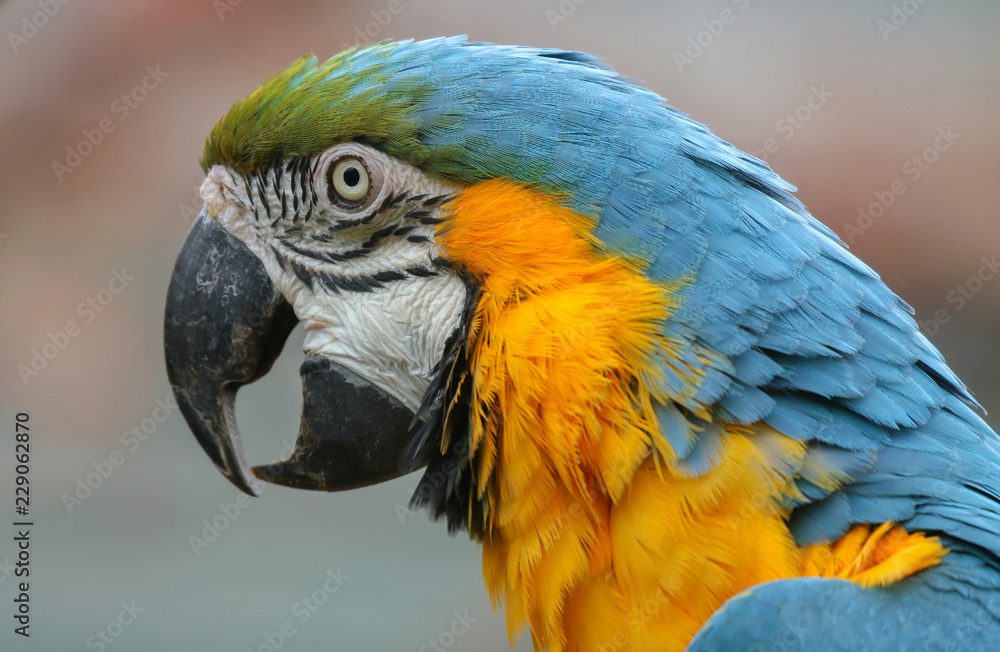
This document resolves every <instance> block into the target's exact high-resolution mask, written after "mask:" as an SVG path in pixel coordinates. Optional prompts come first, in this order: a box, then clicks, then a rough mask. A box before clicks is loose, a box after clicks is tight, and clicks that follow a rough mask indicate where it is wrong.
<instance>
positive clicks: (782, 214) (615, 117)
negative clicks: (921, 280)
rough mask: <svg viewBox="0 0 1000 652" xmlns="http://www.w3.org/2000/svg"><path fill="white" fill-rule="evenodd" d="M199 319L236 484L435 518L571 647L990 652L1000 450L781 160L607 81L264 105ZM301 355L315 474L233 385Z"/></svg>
mask: <svg viewBox="0 0 1000 652" xmlns="http://www.w3.org/2000/svg"><path fill="white" fill-rule="evenodd" d="M201 163H202V166H203V168H204V169H205V171H206V177H205V181H204V184H203V185H202V188H201V193H202V196H203V198H204V203H205V207H204V210H203V212H202V213H201V214H200V216H199V217H198V219H197V221H196V222H195V223H194V225H193V227H192V228H191V231H190V233H189V235H188V237H187V240H186V242H185V243H184V245H183V249H182V250H181V252H180V255H179V257H178V260H177V263H176V266H175V269H174V272H173V276H172V279H171V284H170V288H169V291H168V298H167V307H166V318H165V335H164V337H165V349H166V358H167V368H168V373H169V377H170V382H171V385H172V387H173V390H174V392H175V394H176V396H177V401H178V404H179V406H180V408H181V410H182V411H183V413H184V416H185V418H186V420H187V422H188V424H189V425H190V427H191V429H192V431H193V432H194V434H195V436H196V437H197V439H198V441H199V442H200V443H201V445H202V447H203V448H204V449H205V451H206V452H207V453H208V455H209V456H210V457H211V459H212V460H213V461H214V463H215V465H216V466H217V467H218V469H219V470H220V471H221V472H222V473H223V474H225V475H226V476H227V477H228V478H229V479H230V480H231V481H232V482H233V483H234V484H235V485H236V486H238V487H239V488H240V489H242V490H244V491H246V492H248V493H250V494H255V493H257V492H258V490H259V486H260V485H259V484H258V481H259V480H263V481H266V482H272V483H278V484H283V485H286V486H291V487H298V488H304V489H316V490H325V491H339V490H345V489H352V488H356V487H361V486H365V485H370V484H373V483H377V482H382V481H384V480H388V479H390V478H395V477H398V476H400V475H401V474H403V473H408V472H411V471H414V470H417V469H420V468H423V467H426V468H425V470H424V472H423V475H422V477H421V479H420V481H419V485H418V487H417V489H416V491H415V493H414V495H413V499H412V501H413V505H414V506H423V507H426V508H428V509H429V511H430V513H431V515H432V516H433V517H435V518H436V517H444V518H445V519H446V520H447V524H448V527H449V529H450V530H451V531H456V530H466V531H467V532H468V533H469V536H470V538H472V539H474V540H475V541H477V542H478V544H479V545H480V546H481V547H482V557H483V574H484V580H485V585H486V588H487V590H488V592H489V595H490V597H491V599H492V600H493V603H494V606H497V605H500V604H503V605H504V608H505V611H506V619H507V625H508V630H509V633H510V636H511V641H514V639H515V637H516V636H517V635H519V633H520V632H522V631H523V630H524V629H525V628H527V629H529V630H530V634H531V637H532V641H533V644H534V646H535V649H538V650H553V651H564V650H565V651H570V650H571V651H577V650H593V651H602V652H606V651H610V650H615V651H625V650H674V649H685V648H686V649H690V650H720V649H768V650H770V649H775V650H777V649H781V650H791V649H808V650H815V649H917V648H920V649H962V650H970V649H995V647H996V646H997V645H998V641H1000V441H998V438H997V436H996V435H995V434H994V432H993V431H992V430H991V429H990V427H989V426H988V425H987V424H986V423H985V422H984V421H983V420H982V419H981V418H980V416H979V415H978V414H977V410H981V407H980V406H979V404H978V403H977V402H976V400H975V399H974V398H973V397H972V395H971V394H970V393H969V391H968V390H967V389H966V387H965V385H964V384H963V383H962V381H961V380H959V378H958V377H957V376H956V375H955V374H954V373H953V372H952V371H951V369H949V368H948V366H947V365H946V364H945V361H944V359H943V358H942V356H941V354H940V353H939V352H938V350H937V349H935V347H934V346H933V345H932V344H931V343H930V342H929V341H928V339H927V338H926V337H924V336H923V335H922V334H921V333H920V331H919V330H918V329H917V325H916V323H915V322H914V319H913V317H912V316H911V315H912V313H913V310H912V309H911V308H910V307H909V306H908V305H907V304H906V303H905V302H904V301H903V300H902V299H900V298H899V297H898V296H896V295H895V294H893V293H892V292H891V291H890V290H889V289H888V288H887V287H886V285H885V284H884V283H883V282H882V281H881V280H880V279H879V276H878V275H877V274H876V273H875V272H874V271H873V270H872V269H871V268H869V267H868V266H866V265H865V264H864V263H862V262H861V261H859V260H858V259H857V258H856V257H854V256H853V255H852V254H850V253H848V251H847V249H846V246H845V245H844V244H843V243H842V242H841V241H840V239H839V238H838V237H837V235H836V234H835V233H834V232H832V231H831V230H830V229H828V228H827V227H825V226H824V225H823V224H821V223H820V222H819V221H818V220H816V219H815V218H814V217H812V216H811V215H810V214H809V213H808V212H807V210H806V208H805V207H804V206H803V205H802V203H800V202H799V201H798V200H797V199H796V198H795V197H794V196H793V195H792V194H791V193H792V192H793V191H794V190H795V188H794V187H792V186H791V185H790V184H788V183H787V182H786V181H784V180H782V179H781V178H779V177H778V176H777V175H776V174H775V173H774V172H772V171H771V169H770V168H768V167H767V165H766V164H764V163H763V162H761V161H760V160H757V159H756V158H754V157H752V156H750V155H748V154H745V153H744V152H742V151H740V150H738V149H736V148H735V147H734V146H732V145H730V144H729V143H727V142H724V141H723V140H721V139H720V138H718V137H717V136H715V135H713V134H712V133H711V132H710V131H709V130H708V129H707V128H706V127H705V126H704V125H702V124H699V123H697V122H695V121H693V120H692V119H690V118H689V117H688V116H686V115H685V114H683V113H681V112H679V111H677V110H675V109H673V108H671V107H670V106H668V105H667V104H666V102H665V101H664V100H663V99H662V98H661V97H659V96H658V95H656V94H655V93H653V92H651V91H649V90H645V89H643V88H641V87H639V86H637V85H635V84H634V83H633V82H632V81H630V80H628V79H626V78H624V77H622V76H621V75H619V74H617V73H615V72H614V71H613V70H612V69H611V68H610V67H608V66H607V65H606V64H605V63H603V62H602V61H601V60H600V59H597V58H595V57H593V56H591V55H588V54H584V53H580V52H565V51H560V50H555V49H534V48H528V47H514V46H498V45H492V44H483V43H468V42H466V41H465V39H463V38H439V39H432V40H427V41H420V42H413V41H400V42H382V43H378V44H375V45H371V46H368V47H364V48H361V49H356V48H355V49H350V50H347V51H345V52H343V53H341V54H339V55H337V56H335V57H333V58H332V59H330V60H328V61H326V62H325V63H318V62H317V60H316V59H315V57H312V56H307V57H304V58H302V59H300V60H298V61H296V62H295V63H294V64H292V65H291V67H289V68H288V69H287V70H285V71H284V72H281V73H280V74H278V75H276V76H275V77H273V78H272V79H270V80H269V81H267V82H266V83H264V84H263V85H262V86H261V87H260V88H258V89H257V90H255V91H254V92H253V93H251V94H250V95H249V96H247V97H246V98H245V99H243V100H241V101H239V102H237V103H236V104H235V105H234V106H233V107H232V109H231V110H230V111H229V112H228V113H227V114H226V115H225V117H223V118H222V119H221V120H220V121H219V122H218V124H217V125H216V126H215V127H214V129H213V130H212V132H211V135H210V136H209V137H208V140H207V143H206V145H205V150H204V156H203V158H202V160H201ZM297 323H301V324H303V326H304V328H305V344H304V349H305V361H304V362H303V364H302V367H301V376H302V382H303V405H302V413H301V423H300V427H299V432H298V438H297V440H296V445H295V449H294V451H293V453H292V454H291V455H290V456H289V458H288V459H285V460H282V461H278V462H274V463H271V464H265V465H261V466H255V467H253V468H250V467H249V465H248V463H247V461H246V459H245V456H244V453H243V449H242V446H241V444H240V437H239V431H238V429H237V425H236V422H235V416H234V414H235V413H234V411H233V406H234V400H235V395H236V391H237V390H238V389H239V388H240V387H241V386H243V385H245V384H247V383H250V382H253V381H254V380H256V379H258V378H260V377H261V376H263V375H264V374H265V373H267V371H268V369H269V368H270V366H271V364H272V363H273V361H274V360H275V358H276V357H277V356H278V354H279V352H280V350H281V348H282V346H283V344H284V342H285V339H286V337H287V336H288V334H289V332H290V331H291V330H292V328H293V327H294V326H295V325H296V324H297Z"/></svg>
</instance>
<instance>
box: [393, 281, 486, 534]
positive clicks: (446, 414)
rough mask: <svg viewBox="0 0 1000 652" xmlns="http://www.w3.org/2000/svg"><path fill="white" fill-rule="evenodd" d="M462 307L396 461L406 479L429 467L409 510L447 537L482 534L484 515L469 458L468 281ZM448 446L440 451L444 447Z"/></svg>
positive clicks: (473, 300)
mask: <svg viewBox="0 0 1000 652" xmlns="http://www.w3.org/2000/svg"><path fill="white" fill-rule="evenodd" d="M465 283H466V300H465V307H464V309H463V311H462V317H461V319H460V321H459V324H458V326H457V327H456V328H455V330H454V331H453V332H452V334H451V335H450V336H449V337H448V341H447V342H446V343H445V347H444V353H443V354H442V356H441V360H440V361H439V362H438V364H437V365H436V367H435V369H434V374H433V376H432V378H431V383H430V385H429V386H428V387H427V391H426V392H424V396H423V399H422V400H421V403H420V407H419V408H418V409H417V412H416V415H415V416H414V417H413V423H412V424H411V425H410V430H411V431H412V432H413V438H412V439H411V440H410V443H409V444H408V445H407V447H406V450H405V451H404V453H403V457H402V459H401V460H400V470H402V471H403V472H404V473H407V472H410V471H413V470H415V469H418V468H420V467H421V466H422V465H423V464H425V463H426V464H427V469H426V470H425V471H424V475H423V477H421V479H420V482H419V484H418V485H417V488H416V490H415V491H414V492H413V497H412V498H410V509H417V508H420V507H426V508H427V509H428V510H429V511H430V513H431V517H432V518H433V519H434V520H437V519H439V518H440V517H441V516H442V515H444V516H445V517H446V518H447V520H448V531H449V532H456V531H458V530H460V529H463V528H465V529H468V530H470V531H471V532H473V533H474V534H481V533H482V531H483V523H484V514H483V506H482V504H481V502H480V501H478V500H476V499H475V497H474V496H473V487H474V486H475V484H474V475H475V463H474V461H473V459H472V457H471V455H470V452H469V447H470V444H471V440H472V431H471V421H470V419H471V402H470V399H471V396H472V375H471V374H470V373H469V355H470V351H469V341H468V340H469V328H470V326H471V324H472V320H473V318H474V316H475V312H476V306H477V305H478V303H479V297H480V291H479V289H478V288H477V287H475V286H474V285H473V284H472V282H471V281H470V280H468V279H466V280H465ZM444 441H447V442H448V446H447V448H446V449H445V450H444V452H442V451H441V444H442V442H444Z"/></svg>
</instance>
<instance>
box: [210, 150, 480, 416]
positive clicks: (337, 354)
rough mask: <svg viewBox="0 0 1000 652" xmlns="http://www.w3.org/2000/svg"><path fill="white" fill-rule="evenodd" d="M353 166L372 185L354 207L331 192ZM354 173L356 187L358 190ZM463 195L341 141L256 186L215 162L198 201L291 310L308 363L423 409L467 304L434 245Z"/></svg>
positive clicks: (393, 160)
mask: <svg viewBox="0 0 1000 652" xmlns="http://www.w3.org/2000/svg"><path fill="white" fill-rule="evenodd" d="M345 158H346V159H348V160H349V161H351V162H353V161H355V160H357V161H361V162H362V163H363V165H364V167H365V170H366V171H367V172H368V173H369V174H368V175H367V176H368V177H370V182H371V184H372V185H371V189H370V192H369V194H368V196H367V198H366V199H364V200H363V202H362V203H361V204H360V205H357V206H354V205H351V204H350V203H349V202H347V201H346V200H343V199H342V197H341V196H339V195H338V194H337V192H336V190H335V189H329V191H328V187H327V185H328V184H327V179H328V174H330V173H332V170H331V168H332V167H333V166H334V165H336V164H337V163H338V162H340V163H341V165H340V166H339V168H338V169H343V168H344V167H345V166H344V165H343V164H342V163H343V161H344V160H345ZM346 167H347V168H350V167H352V166H351V165H348V166H346ZM276 170H277V171H276ZM352 174H353V175H354V176H352V177H348V178H347V181H348V182H355V183H357V179H358V175H357V172H354V173H352ZM362 176H364V175H362ZM340 181H341V183H340V184H339V186H338V187H340V188H344V187H345V186H344V181H343V179H341V180H340ZM460 189H461V188H460V187H459V186H456V185H454V184H449V183H446V182H441V181H436V180H433V179H430V178H428V177H427V176H425V175H424V174H423V173H422V172H420V170H419V169H417V168H416V167H414V166H412V165H410V164H408V163H406V162H403V161H400V160H398V159H396V158H393V157H391V156H388V155H387V154H384V153H382V152H379V151H378V150H375V149H373V148H371V147H367V146H364V145H360V144H357V143H343V144H340V145H336V146H334V147H331V148H330V149H329V150H327V151H326V152H324V153H323V154H320V155H319V156H315V157H312V158H310V159H305V160H301V159H300V160H298V161H297V162H293V163H292V164H289V163H288V162H287V161H286V162H283V164H282V165H281V167H280V168H276V169H272V170H269V171H267V172H264V173H262V174H258V175H255V176H253V177H241V176H239V175H237V174H236V173H234V172H233V171H232V170H230V169H228V168H226V167H223V166H221V165H216V166H214V167H213V168H212V169H211V170H209V173H208V176H207V177H206V179H205V182H204V183H203V184H202V187H201V193H202V197H203V199H204V201H205V206H206V208H207V209H208V212H209V215H210V216H211V217H212V218H214V219H216V220H217V221H218V222H219V224H221V225H222V227H223V228H225V229H226V230H227V231H228V232H229V233H231V234H232V235H234V236H235V237H236V238H238V239H239V240H240V241H242V242H243V243H244V244H246V246H247V247H248V248H249V249H250V250H251V251H252V252H253V253H254V254H255V255H256V256H257V257H258V258H259V259H260V260H261V262H262V263H263V265H264V268H265V269H266V270H267V273H268V276H270V278H271V281H272V282H273V283H274V285H275V287H277V288H278V289H279V290H280V291H281V292H282V294H284V296H285V298H286V299H287V300H288V302H289V303H291V304H292V307H293V308H294V309H295V315H296V316H297V317H298V318H299V320H300V321H301V322H302V324H303V326H304V327H305V330H306V340H305V345H304V347H303V348H304V349H305V352H306V354H307V355H308V354H322V355H325V356H327V357H329V358H331V359H333V360H334V361H336V362H337V363H339V364H341V365H343V366H344V367H347V368H348V369H350V370H352V371H354V372H355V373H357V374H359V375H361V376H362V377H364V378H367V379H368V380H369V381H371V382H372V383H374V384H375V385H377V386H378V387H380V388H381V389H383V390H384V391H386V392H388V393H389V394H390V395H392V396H394V397H396V398H397V399H399V400H400V401H401V402H402V403H403V404H404V405H406V406H407V407H408V408H410V409H411V410H416V409H417V407H419V405H420V401H421V398H422V397H423V394H424V392H425V390H426V389H427V386H428V385H429V383H430V380H431V375H432V372H433V370H434V367H435V365H436V364H437V363H438V361H439V360H440V359H441V356H442V354H443V351H444V345H445V342H446V340H447V339H448V336H449V335H450V334H451V333H452V332H453V331H454V329H455V328H456V327H457V326H458V324H459V320H460V319H461V312H462V309H463V307H464V304H465V299H466V287H465V284H464V283H463V281H462V280H461V279H460V278H459V277H458V275H457V274H456V273H455V272H453V271H452V270H451V269H450V268H449V267H448V266H447V265H446V264H443V261H442V260H441V259H440V258H439V255H440V250H439V247H438V245H437V243H436V242H435V241H434V233H435V224H436V222H437V221H438V220H439V217H436V216H438V215H439V213H440V210H441V208H440V207H441V204H442V203H443V202H444V200H445V198H446V197H448V196H451V195H453V194H455V193H457V192H458V191H460ZM357 194H360V192H358V193H357ZM357 194H352V195H350V197H349V198H350V199H356V196H357ZM282 206H284V208H282Z"/></svg>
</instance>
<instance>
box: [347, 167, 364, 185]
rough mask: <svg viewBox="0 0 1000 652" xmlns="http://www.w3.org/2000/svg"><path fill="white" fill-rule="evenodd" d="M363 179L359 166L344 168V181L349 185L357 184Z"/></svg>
mask: <svg viewBox="0 0 1000 652" xmlns="http://www.w3.org/2000/svg"><path fill="white" fill-rule="evenodd" d="M360 181H361V173H360V172H358V168H347V169H346V170H344V183H346V184H347V185H349V186H356V185H358V183H359V182H360Z"/></svg>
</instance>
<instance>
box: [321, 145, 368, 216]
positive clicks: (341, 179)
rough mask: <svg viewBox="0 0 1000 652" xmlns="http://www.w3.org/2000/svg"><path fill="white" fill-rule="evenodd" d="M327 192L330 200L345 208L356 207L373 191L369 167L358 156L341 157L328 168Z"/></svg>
mask: <svg viewBox="0 0 1000 652" xmlns="http://www.w3.org/2000/svg"><path fill="white" fill-rule="evenodd" d="M326 192H327V194H328V196H329V197H330V201H331V202H333V203H335V204H337V205H339V206H343V207H344V208H356V207H357V206H360V205H361V204H362V203H364V201H365V199H366V198H367V197H368V195H369V193H370V192H371V175H370V174H369V173H368V167H367V166H366V165H365V164H364V161H362V160H361V159H360V158H357V157H356V156H344V157H341V158H339V159H337V160H335V161H333V162H332V163H330V165H329V166H328V167H327V169H326Z"/></svg>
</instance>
